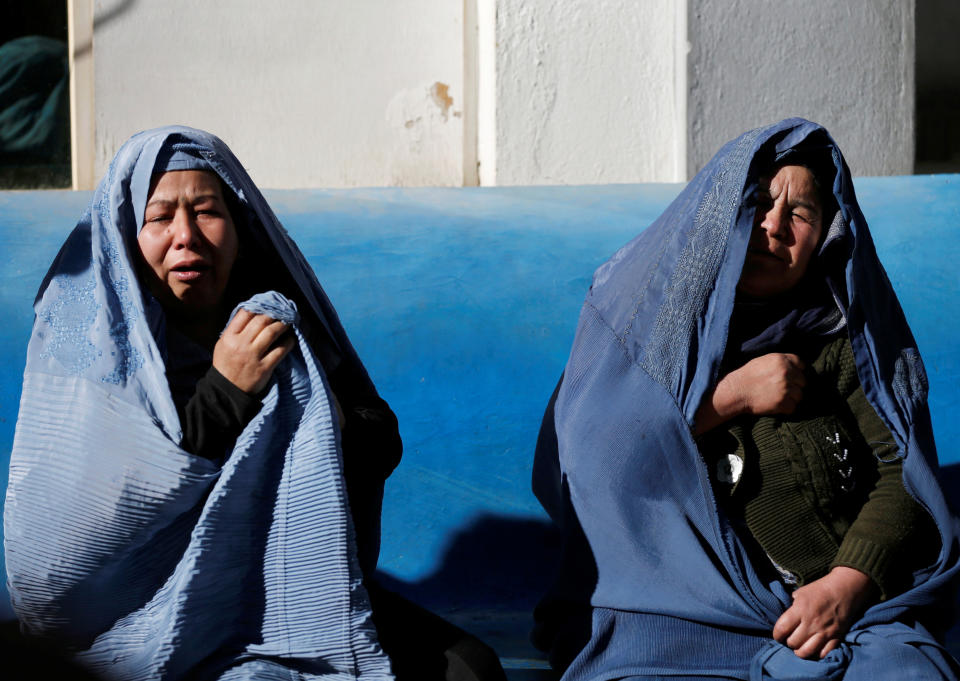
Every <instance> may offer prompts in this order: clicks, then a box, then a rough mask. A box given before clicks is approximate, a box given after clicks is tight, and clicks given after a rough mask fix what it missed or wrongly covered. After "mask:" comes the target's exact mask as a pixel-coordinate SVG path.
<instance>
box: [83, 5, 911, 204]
mask: <svg viewBox="0 0 960 681" xmlns="http://www.w3.org/2000/svg"><path fill="white" fill-rule="evenodd" d="M71 2H72V3H73V4H74V5H75V4H77V3H84V2H87V3H89V2H93V3H94V7H95V20H96V28H95V30H94V38H93V54H94V59H93V68H92V72H93V75H92V82H93V88H92V89H93V94H92V97H93V106H92V109H91V110H92V111H93V112H94V114H93V121H94V122H93V128H94V130H93V134H92V138H93V140H94V144H93V151H92V153H88V158H89V157H91V156H92V159H91V161H90V164H89V167H90V168H91V169H92V173H93V175H95V176H96V177H99V176H101V175H102V174H103V173H104V172H105V170H106V167H107V165H108V163H109V161H110V159H111V158H112V156H113V154H114V153H115V152H116V150H117V148H118V147H119V146H120V144H122V142H123V141H124V140H125V139H126V138H127V137H129V136H130V135H131V134H133V133H134V132H136V131H138V130H142V129H144V128H149V127H153V126H157V125H164V124H168V123H185V124H187V125H193V126H196V127H200V128H205V129H208V130H211V131H213V132H215V133H217V134H218V135H220V136H221V137H222V138H224V140H226V141H227V143H228V144H230V145H231V147H232V148H233V149H234V151H235V152H236V153H237V155H238V156H239V157H240V159H241V160H242V161H243V162H244V163H245V164H246V165H247V166H248V168H249V169H250V171H251V174H252V176H253V177H254V179H255V180H256V181H257V182H258V183H259V184H261V185H262V186H264V187H291V188H294V187H343V186H378V185H462V184H475V183H477V181H478V179H479V183H480V184H487V185H493V184H569V183H606V182H648V181H676V180H684V179H687V178H688V177H690V176H692V174H693V173H694V172H695V171H696V170H697V169H699V168H700V167H701V166H702V165H703V163H705V162H706V160H707V159H709V158H710V157H711V156H712V155H713V153H714V152H715V151H716V150H717V149H718V148H719V147H720V145H721V144H722V143H723V142H725V141H727V140H729V139H731V138H732V137H734V136H736V135H737V134H739V133H740V132H742V131H744V130H746V129H748V128H751V127H755V126H757V125H762V124H765V123H769V122H772V121H775V120H778V119H780V118H784V117H786V116H792V115H801V116H805V117H807V118H811V119H812V120H816V121H818V122H820V123H823V124H824V125H825V126H826V127H827V128H828V129H829V130H830V131H831V132H832V133H833V134H834V136H835V137H836V139H837V141H838V142H839V143H840V145H841V147H842V148H843V149H844V151H845V152H846V154H847V157H848V161H849V162H850V165H851V168H852V169H853V171H854V172H855V173H857V174H868V175H869V174H889V173H909V172H911V170H912V166H913V158H914V141H913V140H914V130H915V123H914V89H915V86H914V70H913V64H914V2H915V0H845V1H844V2H836V1H835V0H782V1H777V2H774V1H772V0H642V1H639V0H404V2H396V0H354V1H353V2H333V1H330V0H326V1H319V2H318V1H316V0H278V1H277V2H271V3H264V2H262V1H260V0H231V1H230V2H224V1H221V2H212V1H209V0H164V1H162V2H161V1H159V0H150V1H147V0H71ZM688 50H689V54H688ZM89 137H90V135H89V134H88V135H86V137H85V139H87V138H89Z"/></svg>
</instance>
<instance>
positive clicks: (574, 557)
mask: <svg viewBox="0 0 960 681" xmlns="http://www.w3.org/2000/svg"><path fill="white" fill-rule="evenodd" d="M791 149H792V150H800V151H802V150H812V149H818V150H820V152H821V153H823V154H825V155H826V158H828V159H830V158H832V161H833V164H832V165H833V166H835V168H836V180H835V182H834V185H833V194H834V196H835V197H836V200H837V203H838V204H839V206H840V219H839V220H841V221H840V222H839V227H840V228H841V229H840V232H841V234H842V236H841V240H840V248H839V250H840V252H841V253H842V257H841V258H840V259H839V260H838V261H837V262H836V263H835V264H834V265H833V266H832V267H833V269H831V270H830V271H828V272H827V281H828V284H829V285H830V287H831V290H832V292H833V294H834V296H835V297H836V298H837V301H838V304H839V305H840V307H841V309H842V311H843V312H844V314H845V315H846V321H847V328H848V331H849V336H850V341H851V344H852V346H853V350H854V354H855V357H856V362H857V371H858V374H859V377H860V381H861V383H862V385H863V388H864V390H865V393H866V396H867V398H868V400H869V401H870V403H871V404H872V405H873V406H874V408H875V409H876V410H877V411H878V413H879V414H880V415H881V417H882V418H883V420H884V422H885V423H886V424H887V426H888V427H889V429H890V431H891V432H892V433H893V436H894V437H895V438H896V441H897V444H898V445H899V453H900V455H901V456H902V457H903V477H904V483H905V486H906V487H907V489H908V490H909V491H910V492H911V493H912V494H913V495H914V496H915V497H916V498H917V500H918V501H919V502H920V503H921V504H922V505H923V506H924V507H925V508H926V509H927V510H929V512H930V514H931V515H932V516H933V518H934V520H935V522H936V524H937V526H938V528H939V530H940V533H941V537H942V541H943V545H942V548H941V551H940V554H939V558H938V560H937V562H936V563H935V565H934V566H933V567H932V568H930V569H928V570H925V571H922V572H921V573H919V574H917V575H915V579H914V582H915V583H914V586H913V587H912V588H910V589H909V590H907V591H906V592H905V593H902V594H900V595H898V596H896V597H894V598H891V599H889V600H886V601H883V602H881V603H877V604H876V605H874V606H873V607H871V608H869V609H868V610H867V611H866V613H865V614H864V615H863V616H862V617H861V619H860V620H859V621H858V622H857V624H856V625H855V626H854V627H853V629H852V630H851V631H850V633H849V634H848V635H847V636H846V640H845V642H844V644H843V645H842V646H841V647H840V648H838V649H837V650H835V651H833V652H831V653H830V654H829V655H828V656H827V657H826V658H825V659H824V660H822V661H807V660H801V659H799V658H797V657H796V656H795V655H794V653H793V651H792V650H790V649H788V648H787V647H785V646H783V645H781V644H779V643H776V642H775V641H773V640H772V637H771V631H772V628H773V625H774V623H775V622H776V620H777V618H778V617H779V616H780V614H782V613H783V611H784V610H785V609H786V608H787V607H788V606H789V604H790V602H791V600H790V596H789V594H788V593H787V591H786V589H785V587H784V586H783V584H782V583H780V582H779V581H777V580H773V581H772V580H771V578H769V577H768V576H761V574H762V575H768V572H767V571H760V570H758V569H755V566H754V565H753V564H752V563H751V561H750V558H749V557H748V554H747V550H746V548H745V546H744V545H743V543H742V542H741V541H740V540H739V539H738V536H737V534H736V533H735V532H734V531H733V529H732V528H731V526H730V523H729V521H728V520H727V518H726V517H725V516H724V515H723V514H722V513H720V512H718V508H717V503H716V500H715V499H714V496H713V492H712V489H711V485H710V481H709V479H708V476H707V472H706V468H705V465H704V463H703V461H702V459H701V457H700V455H699V453H698V451H697V447H696V444H695V443H694V440H693V436H692V425H693V421H694V416H695V414H696V411H697V409H698V407H699V405H700V403H701V400H702V398H703V396H704V394H705V392H706V391H707V390H708V389H709V388H710V387H711V386H713V385H715V383H716V381H717V378H718V371H719V365H720V361H721V359H722V357H723V354H724V348H725V343H726V337H727V329H728V324H729V321H730V316H731V312H732V309H733V304H734V297H735V289H736V284H737V281H738V280H739V278H740V270H741V267H742V265H743V261H744V256H745V253H746V247H747V242H748V240H749V237H750V232H751V228H752V225H753V214H754V205H755V204H754V203H753V196H754V192H755V189H756V183H757V179H756V178H757V173H758V171H760V170H763V165H767V164H769V163H770V162H771V161H772V160H773V159H774V158H775V157H777V156H781V155H783V154H785V153H787V152H788V151H789V150H791ZM827 190H828V191H829V187H827ZM834 247H836V246H834ZM926 388H927V386H926V377H925V373H924V369H923V365H922V363H921V361H920V357H919V354H918V353H917V349H916V344H915V342H914V340H913V337H912V335H911V333H910V330H909V328H908V326H907V323H906V320H905V318H904V316H903V313H902V311H901V308H900V305H899V303H898V302H897V299H896V296H895V295H894V292H893V290H892V288H891V286H890V283H889V281H888V280H887V277H886V274H885V273H884V271H883V268H882V266H881V265H880V262H879V261H878V259H877V256H876V252H875V250H874V246H873V243H872V241H871V238H870V234H869V231H868V230H867V224H866V222H865V220H864V218H863V214H862V213H861V211H860V208H859V206H858V205H857V200H856V197H855V195H854V189H853V184H852V182H851V178H850V173H849V170H848V169H847V167H846V164H845V162H844V161H843V157H842V156H841V153H840V150H839V149H838V148H837V146H836V144H835V143H834V142H833V140H832V139H831V138H830V137H829V135H828V134H827V132H826V131H825V130H824V129H823V128H821V127H819V126H817V125H815V124H813V123H810V122H808V121H804V120H801V119H790V120H785V121H782V122H780V123H777V124H775V125H772V126H769V127H766V128H761V129H757V130H752V131H750V132H747V133H745V134H744V135H742V136H741V137H739V138H737V139H736V140H733V141H732V142H730V143H728V144H727V145H726V146H724V147H723V149H721V150H720V152H719V153H718V154H717V155H716V156H715V157H714V158H713V159H712V160H711V161H710V163H709V164H708V165H707V166H706V167H705V168H704V169H703V170H702V171H701V172H700V173H698V174H697V176H696V177H695V178H694V179H693V180H692V181H691V182H690V183H689V184H688V185H687V187H686V188H685V189H684V190H683V191H682V192H681V194H680V195H679V196H678V197H677V199H676V200H675V201H674V202H673V203H672V204H671V205H670V206H669V207H668V208H667V210H666V211H665V212H664V213H663V215H661V216H660V218H658V219H657V220H656V222H654V223H653V224H652V225H651V226H650V227H648V228H647V229H646V230H645V231H644V232H643V233H642V234H640V235H639V236H638V237H636V238H635V239H634V240H633V241H631V242H630V243H628V244H627V245H626V246H624V247H623V248H622V249H621V250H620V251H619V252H617V253H616V254H615V255H614V256H613V257H612V258H611V259H610V260H609V261H608V262H607V263H606V264H604V265H603V266H601V267H600V268H599V269H598V270H597V272H596V274H595V275H594V279H593V285H592V287H591V289H590V292H589V293H588V295H587V298H586V301H585V303H584V305H583V309H582V311H581V314H580V321H579V326H578V328H577V333H576V337H575V340H574V344H573V349H572V351H571V353H570V358H569V360H568V363H567V365H566V369H565V373H564V376H563V379H562V383H561V385H560V386H559V391H558V393H557V394H556V395H555V400H553V401H552V402H551V407H550V408H548V411H547V415H546V417H545V419H544V425H543V428H542V430H541V436H540V440H539V442H538V448H537V456H536V463H535V467H534V490H535V491H536V492H537V495H538V497H539V498H540V499H541V501H542V503H543V504H544V506H545V507H546V508H547V510H548V512H549V513H550V514H551V516H552V517H553V518H554V519H555V520H556V521H557V522H558V523H559V524H560V525H561V527H562V528H563V530H564V532H565V535H566V547H565V555H564V559H563V564H562V569H561V574H560V577H559V579H558V581H557V585H556V587H555V588H554V590H553V593H552V596H551V597H552V598H554V599H557V600H558V601H569V602H574V603H576V602H577V601H578V600H579V601H582V602H588V603H589V606H590V612H592V621H591V622H589V624H588V625H587V627H588V634H587V636H586V637H585V638H588V639H589V640H588V642H587V643H586V646H585V647H584V648H583V649H582V650H581V651H580V653H579V655H578V656H577V657H576V659H574V660H573V661H572V663H571V664H570V666H569V667H568V668H567V671H566V674H565V675H564V680H565V681H573V680H577V681H579V680H581V679H591V680H600V679H621V678H631V677H637V678H651V677H659V676H664V677H669V678H671V679H677V678H734V679H751V680H752V681H759V680H760V679H781V680H786V679H793V680H801V679H839V678H844V679H849V680H851V681H857V680H859V679H869V680H871V681H872V680H873V679H874V678H892V677H890V676H889V674H890V672H891V670H897V672H896V673H897V677H896V678H924V679H933V678H955V673H956V672H955V669H956V667H955V664H956V663H955V662H953V661H952V659H951V658H950V657H949V655H948V654H947V653H946V652H945V651H944V650H943V649H942V647H941V646H940V645H939V644H938V643H937V641H936V640H935V638H934V636H933V635H932V634H931V633H930V632H929V631H928V630H927V628H925V626H924V624H922V623H921V621H920V620H918V619H916V618H917V617H918V616H919V615H920V613H921V612H922V610H923V609H924V608H927V607H928V606H936V605H938V604H949V603H950V599H951V597H952V596H951V592H950V589H949V587H950V585H951V582H952V581H953V580H954V577H955V576H956V573H957V569H958V566H957V560H958V555H960V554H958V549H960V546H958V541H957V528H958V526H957V522H956V520H955V518H954V517H953V515H952V514H951V512H950V510H949V509H948V507H947V504H946V501H945V499H944V496H943V493H942V492H941V489H940V487H939V485H938V483H937V480H936V477H935V472H936V470H937V461H936V453H935V450H934V442H933V437H932V433H931V428H930V420H929V414H928V409H927V404H926V399H927V389H926ZM561 636H562V634H561ZM557 640H562V638H559V639H557ZM575 652H576V651H573V653H575ZM571 656H572V655H571Z"/></svg>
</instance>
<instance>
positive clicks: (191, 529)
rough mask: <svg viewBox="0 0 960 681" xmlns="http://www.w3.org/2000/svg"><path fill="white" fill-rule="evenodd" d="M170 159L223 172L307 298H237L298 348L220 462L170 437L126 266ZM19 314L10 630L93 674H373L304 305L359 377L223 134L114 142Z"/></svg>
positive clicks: (188, 132) (325, 400) (170, 422)
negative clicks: (85, 205) (15, 626)
mask: <svg viewBox="0 0 960 681" xmlns="http://www.w3.org/2000/svg"><path fill="white" fill-rule="evenodd" d="M158 159H159V160H158ZM178 163H180V164H181V165H178ZM178 167H179V168H186V167H191V168H196V167H203V168H207V169H210V170H213V171H214V172H216V173H217V174H218V175H219V176H220V178H221V179H222V180H223V182H224V183H225V185H226V186H228V187H229V188H230V189H231V190H232V192H233V193H234V194H235V195H236V197H237V198H238V199H239V204H240V206H241V209H242V210H245V211H246V212H247V218H248V221H249V229H250V232H251V233H255V234H257V235H258V238H261V239H265V240H268V243H269V244H271V245H272V248H273V249H275V251H276V253H277V254H278V256H279V258H280V260H281V261H282V262H283V264H284V266H285V267H286V268H287V271H288V272H289V274H290V277H291V278H292V280H293V281H294V282H295V284H296V286H297V288H298V289H299V292H300V294H301V295H302V300H303V301H306V306H307V308H308V309H306V310H300V311H298V310H297V308H296V306H295V305H294V303H293V302H291V301H290V300H288V299H287V298H285V297H284V296H282V295H280V294H278V293H275V292H264V293H261V294H259V295H256V296H254V297H253V298H252V299H250V300H248V301H247V302H245V303H242V304H241V305H242V306H243V307H245V308H246V309H249V310H251V311H253V312H262V313H266V314H269V315H271V316H273V317H274V318H276V319H280V320H283V321H286V322H289V323H291V324H293V326H294V329H295V333H296V336H297V345H296V346H295V348H294V350H293V351H292V352H291V353H290V354H289V355H288V356H287V357H286V358H285V359H284V360H283V362H282V363H281V364H280V365H279V367H278V368H277V369H276V371H275V372H274V375H273V378H272V379H271V383H270V385H269V387H268V391H267V393H266V395H265V396H264V398H263V407H262V409H261V410H260V412H259V413H258V414H257V415H256V416H255V417H254V419H253V420H252V421H251V422H250V423H249V425H248V426H247V427H246V429H245V430H244V431H243V433H242V434H241V435H240V436H239V438H238V439H237V441H236V445H235V447H234V449H233V451H232V452H231V453H230V454H229V456H228V457H227V459H226V461H225V463H224V464H223V465H222V466H219V465H216V464H214V463H213V462H211V461H209V460H207V459H204V458H200V457H197V456H193V455H191V454H189V453H187V452H185V451H183V450H182V449H181V448H180V447H179V446H178V444H179V442H180V441H181V437H182V433H181V427H180V423H179V419H178V416H177V411H176V408H175V407H174V403H173V400H172V397H171V393H170V389H169V387H168V384H167V380H166V376H165V363H164V357H163V352H164V351H163V349H162V345H161V344H158V340H157V339H158V338H161V337H162V336H163V328H164V315H163V311H162V309H161V308H160V306H159V304H158V303H157V302H156V301H155V300H154V299H153V297H152V296H150V295H144V292H143V291H142V290H141V284H140V283H139V281H138V279H137V275H136V266H135V264H134V263H135V261H134V256H135V252H134V251H133V250H132V249H135V248H136V236H137V231H138V229H139V226H140V225H141V224H142V222H143V211H144V205H145V203H146V199H147V192H148V189H149V185H150V178H151V176H152V175H153V173H154V172H155V170H159V169H161V168H163V169H176V168H178ZM301 305H303V303H302V302H301ZM34 308H35V312H36V321H35V324H34V328H33V334H32V336H31V338H30V345H29V349H28V352H27V366H26V371H25V373H24V382H23V397H22V400H21V405H20V414H19V417H18V421H17V428H16V435H15V439H14V446H13V453H12V456H11V463H10V483H9V488H8V492H7V498H6V507H5V513H4V531H5V550H6V559H7V578H8V582H9V586H10V592H11V595H12V599H13V605H14V609H15V611H16V613H17V615H18V617H19V619H20V622H21V625H22V626H23V628H24V629H25V631H26V632H27V633H29V634H31V635H33V636H39V637H45V638H49V639H51V640H53V641H56V642H57V643H58V644H60V645H65V646H67V647H68V648H69V649H71V650H72V651H74V652H75V656H76V659H77V660H78V661H79V662H80V663H82V664H83V665H84V666H86V667H88V668H89V669H91V670H92V671H94V672H95V673H96V674H98V675H101V676H103V677H104V678H109V679H144V680H146V679H181V678H186V677H188V676H189V677H190V678H198V679H200V678H204V679H206V678H210V679H284V680H290V679H312V678H320V677H322V678H324V679H390V678H392V675H391V672H390V663H389V661H388V660H387V658H386V656H385V655H384V654H383V653H382V651H381V649H380V646H379V644H378V642H377V638H376V631H375V629H374V626H373V623H372V620H371V613H370V606H369V602H368V598H367V595H366V591H365V589H364V586H363V582H362V578H361V570H360V566H359V563H358V560H357V555H356V553H357V552H356V542H355V537H354V529H353V525H352V520H351V515H350V512H349V509H348V506H347V498H346V491H345V483H344V478H343V470H342V456H341V452H340V433H339V429H338V423H337V417H336V413H335V410H334V408H333V406H332V404H333V401H332V399H331V393H330V392H329V390H330V389H329V385H328V382H327V379H326V377H325V374H324V369H323V365H322V364H321V362H320V361H318V358H317V356H316V355H315V351H316V349H315V348H312V347H311V346H310V345H308V343H307V342H306V339H305V335H304V333H302V332H301V329H300V324H299V322H300V319H301V317H302V316H304V315H307V316H309V317H310V319H311V320H312V323H313V324H316V325H322V326H323V327H325V330H326V332H327V334H328V336H329V338H330V339H331V343H332V344H333V345H334V346H335V348H336V354H337V356H338V357H339V358H340V361H344V362H351V363H354V364H356V365H357V367H359V369H358V373H357V375H358V376H360V377H361V378H360V380H364V379H366V372H365V371H363V370H362V367H361V366H360V365H359V360H358V359H357V357H356V354H355V353H354V351H353V349H352V347H351V346H350V343H349V341H348V340H347V337H346V335H345V334H344V332H343V329H342V327H341V325H340V322H339V320H338V319H337V316H336V313H335V312H334V310H333V308H332V306H331V305H330V303H329V301H328V300H327V298H326V296H325V295H324V293H323V290H322V289H321V287H320V285H319V283H318V282H317V280H316V277H315V276H314V274H313V272H312V270H311V269H310V267H309V265H308V264H307V263H306V261H305V260H304V258H303V256H302V255H301V253H300V251H299V250H298V249H297V247H296V246H295V245H294V243H293V242H292V241H291V239H290V238H289V236H288V235H287V233H286V231H285V230H284V229H283V227H282V226H281V225H280V223H279V222H278V220H277V218H276V217H275V216H274V214H273V212H272V211H271V210H270V208H269V206H268V205H267V203H266V201H265V200H264V198H263V196H262V195H261V194H260V192H259V191H258V190H257V188H256V187H255V186H254V184H253V182H252V181H251V179H250V177H249V176H248V175H247V173H246V171H244V169H243V167H242V166H241V165H240V163H239V161H238V160H237V159H236V158H235V157H234V155H233V154H232V153H231V152H230V150H229V149H228V148H227V146H226V145H225V144H224V143H223V142H222V141H220V140H219V139H218V138H216V137H214V136H213V135H210V134H208V133H205V132H202V131H198V130H193V129H190V128H184V127H168V128H161V129H157V130H151V131H148V132H143V133H140V134H138V135H136V136H134V137H133V138H131V139H130V140H129V141H128V142H127V143H126V144H125V145H124V146H123V148H122V149H121V150H120V151H119V152H118V154H117V156H116V158H115V159H114V160H113V163H112V164H111V165H110V169H109V171H108V173H107V176H106V177H105V178H104V180H103V181H102V182H101V183H100V186H99V187H98V188H97V190H96V192H95V194H94V197H93V200H92V202H91V205H90V207H89V209H88V210H87V212H86V213H85V215H84V216H83V217H82V219H81V220H80V222H79V224H78V225H77V227H76V228H75V229H74V231H73V232H72V233H71V235H70V236H69V238H68V239H67V241H66V243H65V244H64V246H63V248H62V249H61V251H60V253H59V255H58V256H57V258H56V260H55V262H54V263H53V265H52V267H51V268H50V271H49V273H48V274H47V277H46V279H45V280H44V282H43V284H42V286H41V288H40V291H39V294H38V296H37V299H36V302H35V305H34ZM366 380H368V379H366Z"/></svg>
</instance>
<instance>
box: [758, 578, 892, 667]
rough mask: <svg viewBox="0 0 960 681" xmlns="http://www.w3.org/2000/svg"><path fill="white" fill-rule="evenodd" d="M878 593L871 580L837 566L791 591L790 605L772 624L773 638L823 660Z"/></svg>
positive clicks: (795, 649) (796, 651) (796, 650)
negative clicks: (791, 601)
mask: <svg viewBox="0 0 960 681" xmlns="http://www.w3.org/2000/svg"><path fill="white" fill-rule="evenodd" d="M877 593H878V590H877V587H876V585H875V584H874V583H873V580H871V579H870V577H868V576H867V575H865V574H864V573H862V572H860V571H859V570H855V569H853V568H850V567H842V566H838V567H835V568H833V569H832V570H831V571H830V572H829V573H828V574H827V575H825V576H823V577H821V578H820V579H817V580H815V581H812V582H810V583H809V584H806V585H804V586H801V587H800V588H799V589H797V590H796V591H794V592H793V605H791V606H790V607H789V608H787V610H786V612H784V613H783V614H782V615H781V616H780V619H778V620H777V623H776V624H775V625H774V626H773V638H774V640H776V641H779V642H780V643H782V644H784V645H785V646H787V647H788V648H790V649H791V650H793V652H794V653H795V654H796V655H797V657H802V658H804V659H808V660H816V659H823V658H824V657H826V656H827V653H829V652H830V651H831V650H833V649H834V648H836V647H837V646H838V645H840V642H841V641H842V640H843V637H844V635H845V634H846V633H847V632H848V631H849V630H850V627H851V626H852V625H853V623H854V622H855V621H856V619H857V617H859V616H860V613H861V612H862V611H863V610H864V608H865V607H866V605H868V604H869V602H870V601H872V600H873V599H875V598H876V596H877Z"/></svg>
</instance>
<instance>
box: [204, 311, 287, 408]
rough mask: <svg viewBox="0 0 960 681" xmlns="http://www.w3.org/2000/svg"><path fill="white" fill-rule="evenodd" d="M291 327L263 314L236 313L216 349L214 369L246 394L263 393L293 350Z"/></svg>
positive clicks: (214, 352)
mask: <svg viewBox="0 0 960 681" xmlns="http://www.w3.org/2000/svg"><path fill="white" fill-rule="evenodd" d="M289 330H290V326H289V325H288V324H284V323H283V322H278V321H277V320H275V319H273V318H271V317H268V316H267V315H263V314H254V313H252V312H249V311H247V310H244V309H240V310H238V311H237V314H236V315H234V317H233V319H232V320H230V323H229V324H227V328H226V329H224V330H223V334H222V335H221V336H220V339H219V340H218V341H217V344H216V345H215V346H214V348H213V368H214V369H216V370H217V371H219V372H220V373H221V374H223V376H224V377H225V378H226V379H227V380H229V381H230V382H231V383H233V384H234V385H235V386H237V387H238V388H240V389H241V390H242V391H244V392H245V393H248V394H250V395H255V394H257V393H259V392H260V391H261V390H263V389H264V388H265V387H266V386H267V383H269V381H270V377H271V376H272V375H273V370H274V369H276V367H277V365H278V364H279V363H280V360H282V359H283V358H284V357H285V356H286V355H287V353H288V352H290V350H291V349H292V348H293V345H294V343H295V342H296V341H295V338H294V336H293V334H291V333H288V331H289Z"/></svg>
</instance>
